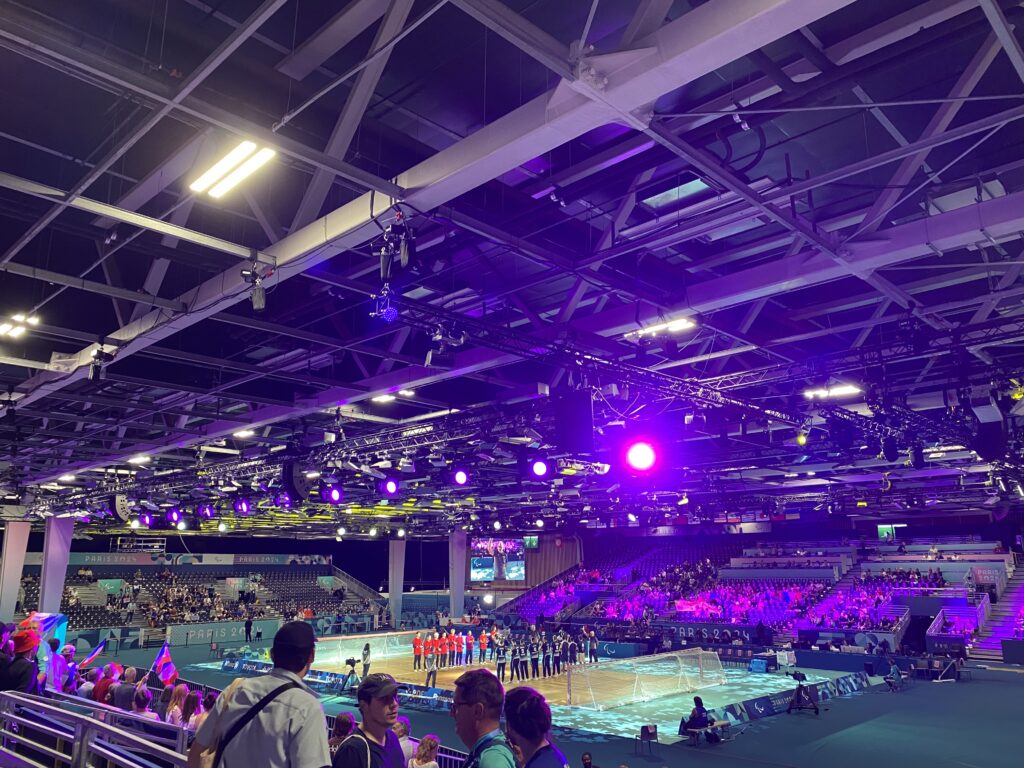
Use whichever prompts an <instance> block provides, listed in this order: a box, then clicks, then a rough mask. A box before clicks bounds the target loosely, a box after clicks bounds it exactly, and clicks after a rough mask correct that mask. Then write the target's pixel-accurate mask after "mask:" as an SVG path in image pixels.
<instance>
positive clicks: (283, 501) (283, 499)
mask: <svg viewBox="0 0 1024 768" xmlns="http://www.w3.org/2000/svg"><path fill="white" fill-rule="evenodd" d="M274 503H275V504H276V505H277V506H279V507H281V509H291V507H292V497H291V496H289V495H288V494H287V493H285V492H284V491H282V492H281V493H279V494H277V496H275V497H274Z"/></svg>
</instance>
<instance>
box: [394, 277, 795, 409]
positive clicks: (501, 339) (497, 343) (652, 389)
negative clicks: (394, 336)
mask: <svg viewBox="0 0 1024 768" xmlns="http://www.w3.org/2000/svg"><path fill="white" fill-rule="evenodd" d="M393 303H396V304H399V305H401V309H402V314H401V318H400V322H403V323H406V324H408V325H412V326H414V327H417V328H420V329H422V330H424V331H428V332H429V331H430V330H431V329H433V328H436V327H437V326H438V325H439V324H447V325H450V326H453V327H457V328H458V329H459V330H460V331H462V332H464V333H466V334H467V336H468V337H469V338H471V339H472V340H474V341H476V342H477V343H478V344H480V345H482V346H485V347H489V348H491V349H495V350H497V351H499V352H508V353H510V354H514V355H518V356H519V357H524V358H533V359H540V360H550V361H551V362H553V363H556V364H558V365H561V366H564V367H566V368H567V369H569V370H573V369H579V370H583V371H585V372H587V373H588V374H590V375H593V376H597V377H600V378H607V379H608V380H609V381H612V380H613V381H615V382H617V383H626V384H629V385H630V386H631V387H635V388H637V389H642V390H644V391H646V392H649V393H651V394H654V395H658V396H661V397H673V398H681V399H685V400H691V401H694V402H698V403H702V404H704V405H708V406H713V407H729V408H736V409H739V410H743V411H746V412H748V413H754V414H757V415H758V416H761V417H763V418H766V419H768V420H770V421H776V422H781V423H786V424H793V425H800V424H802V423H803V422H804V420H805V419H804V416H803V415H802V414H798V413H790V412H787V411H782V410H779V409H774V408H766V407H764V406H761V405H757V404H756V403H752V402H750V401H747V400H744V399H742V398H739V397H734V396H732V395H728V394H725V393H724V392H722V391H720V390H718V389H716V388H714V387H709V386H707V385H705V384H702V383H700V382H697V381H693V380H690V379H680V378H677V377H675V376H671V375H669V374H667V373H662V372H660V371H652V370H648V369H646V368H640V367H638V366H635V365H629V364H628V363H622V362H619V361H617V360H609V359H607V358H603V357H598V356H597V355H594V354H590V353H587V352H584V351H582V350H579V349H576V348H575V347H572V346H569V345H568V344H563V343H559V342H555V341H548V340H545V339H539V338H537V337H535V336H529V335H526V334H524V333H522V332H521V331H517V330H512V329H507V328H501V327H499V326H496V325H493V324H491V323H487V322H484V321H481V320H477V319H475V318H472V317H468V316H467V315H462V314H458V313H455V312H449V311H447V310H444V309H441V308H439V307H434V306H432V305H429V304H424V303H421V302H417V301H413V300H410V299H407V298H405V297H400V296H398V297H395V298H394V299H393Z"/></svg>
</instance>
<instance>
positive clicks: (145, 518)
mask: <svg viewBox="0 0 1024 768" xmlns="http://www.w3.org/2000/svg"><path fill="white" fill-rule="evenodd" d="M139 524H140V525H142V526H144V527H146V528H149V527H150V526H151V525H153V516H152V515H151V514H149V512H143V513H142V514H141V515H139Z"/></svg>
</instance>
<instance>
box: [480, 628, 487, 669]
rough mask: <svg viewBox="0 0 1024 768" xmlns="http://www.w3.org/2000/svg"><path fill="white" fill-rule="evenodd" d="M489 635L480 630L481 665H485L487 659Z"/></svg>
mask: <svg viewBox="0 0 1024 768" xmlns="http://www.w3.org/2000/svg"><path fill="white" fill-rule="evenodd" d="M488 639H489V638H488V637H487V633H486V632H484V631H483V630H482V629H481V630H480V663H481V664H483V663H484V661H485V660H486V658H487V641H488Z"/></svg>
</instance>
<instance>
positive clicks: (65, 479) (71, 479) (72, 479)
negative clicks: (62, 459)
mask: <svg viewBox="0 0 1024 768" xmlns="http://www.w3.org/2000/svg"><path fill="white" fill-rule="evenodd" d="M57 482H60V483H73V482H75V476H74V475H61V476H60V477H58V478H57Z"/></svg>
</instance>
